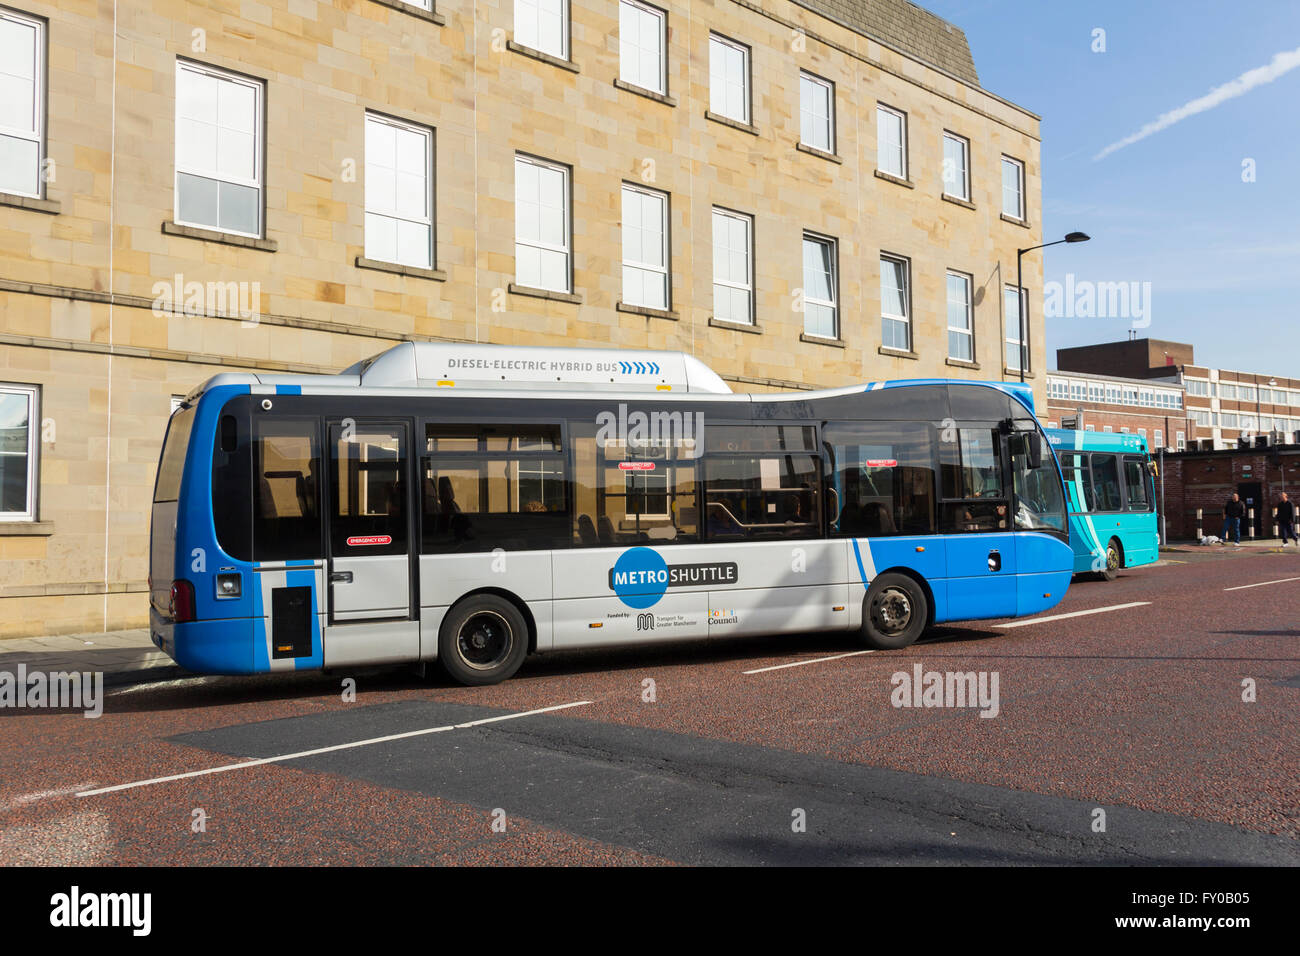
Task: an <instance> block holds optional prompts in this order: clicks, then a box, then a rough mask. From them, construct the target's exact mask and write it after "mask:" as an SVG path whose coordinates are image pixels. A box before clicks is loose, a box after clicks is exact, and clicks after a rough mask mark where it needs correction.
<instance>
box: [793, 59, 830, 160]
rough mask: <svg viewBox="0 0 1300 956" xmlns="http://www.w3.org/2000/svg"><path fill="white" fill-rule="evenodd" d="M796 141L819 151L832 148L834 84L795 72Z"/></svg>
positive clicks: (828, 150) (826, 150)
mask: <svg viewBox="0 0 1300 956" xmlns="http://www.w3.org/2000/svg"><path fill="white" fill-rule="evenodd" d="M799 141H800V142H801V143H803V144H804V145H805V146H811V147H812V148H813V149H820V150H821V151H822V152H823V153H833V152H835V84H834V83H832V82H831V81H830V80H823V79H822V78H821V77H819V76H813V75H812V74H811V73H802V72H801V73H800V74H799Z"/></svg>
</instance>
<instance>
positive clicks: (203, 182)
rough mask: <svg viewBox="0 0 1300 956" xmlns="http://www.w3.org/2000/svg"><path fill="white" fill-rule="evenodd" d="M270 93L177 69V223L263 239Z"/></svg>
mask: <svg viewBox="0 0 1300 956" xmlns="http://www.w3.org/2000/svg"><path fill="white" fill-rule="evenodd" d="M264 92H265V87H264V86H263V85H262V83H260V82H258V81H257V80H250V79H248V78H246V77H242V76H235V75H234V74H231V73H226V72H223V71H221V70H215V69H213V68H211V67H207V66H200V65H199V64H197V63H189V62H186V61H178V62H177V64H176V221H177V222H178V223H181V224H184V225H187V226H200V227H203V228H206V229H217V230H220V231H221V232H230V233H234V234H236V235H241V236H261V234H262V205H263V203H262V150H263V142H262V109H263V107H262V102H263V94H264Z"/></svg>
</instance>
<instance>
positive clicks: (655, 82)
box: [618, 0, 668, 93]
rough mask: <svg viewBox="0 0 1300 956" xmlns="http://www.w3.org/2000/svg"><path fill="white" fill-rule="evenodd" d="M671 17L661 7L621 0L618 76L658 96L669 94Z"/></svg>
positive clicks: (631, 0) (632, 0) (619, 7)
mask: <svg viewBox="0 0 1300 956" xmlns="http://www.w3.org/2000/svg"><path fill="white" fill-rule="evenodd" d="M667 35H668V14H666V13H664V11H662V10H660V9H659V8H657V7H651V6H647V5H646V4H644V3H636V2H634V0H621V2H620V3H619V5H618V76H619V79H621V80H622V81H623V82H624V83H631V84H632V85H633V86H639V87H641V89H643V90H650V91H652V92H654V93H667V92H668V64H667V60H668V57H667V56H665V55H664V51H665V49H667V43H666V42H665V39H666V37H667Z"/></svg>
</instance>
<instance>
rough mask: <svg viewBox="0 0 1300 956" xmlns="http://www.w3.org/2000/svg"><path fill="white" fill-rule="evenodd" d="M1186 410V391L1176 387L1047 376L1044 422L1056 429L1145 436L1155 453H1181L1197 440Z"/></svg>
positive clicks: (1095, 377) (1081, 376)
mask: <svg viewBox="0 0 1300 956" xmlns="http://www.w3.org/2000/svg"><path fill="white" fill-rule="evenodd" d="M1058 362H1059V360H1058ZM1183 406H1184V395H1183V387H1182V386H1181V385H1178V384H1176V383H1173V382H1165V381H1159V380H1151V379H1142V378H1120V377H1118V376H1114V375H1091V374H1088V373H1086V372H1069V373H1067V372H1060V371H1057V372H1048V373H1047V414H1046V416H1045V418H1046V420H1047V424H1048V425H1049V426H1050V427H1052V428H1056V427H1058V426H1060V427H1067V426H1068V427H1071V428H1076V429H1079V430H1081V431H1098V432H1114V433H1116V434H1125V435H1140V436H1142V437H1143V438H1145V439H1146V442H1147V446H1148V447H1149V448H1151V449H1157V448H1169V449H1171V450H1176V451H1181V450H1182V449H1183V448H1185V447H1187V443H1188V441H1189V440H1191V441H1195V423H1194V422H1192V421H1191V420H1189V419H1188V417H1187V412H1186V411H1185V410H1184V407H1183Z"/></svg>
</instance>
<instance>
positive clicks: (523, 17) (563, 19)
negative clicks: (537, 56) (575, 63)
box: [515, 0, 569, 60]
mask: <svg viewBox="0 0 1300 956" xmlns="http://www.w3.org/2000/svg"><path fill="white" fill-rule="evenodd" d="M515 42H516V43H518V44H519V45H520V46H526V47H528V48H529V49H533V50H538V51H540V52H542V53H549V54H550V55H551V56H554V57H559V58H560V59H561V60H567V59H568V58H569V4H568V0H515Z"/></svg>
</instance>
